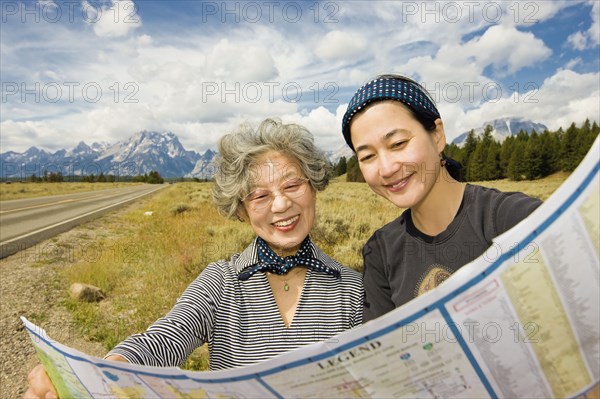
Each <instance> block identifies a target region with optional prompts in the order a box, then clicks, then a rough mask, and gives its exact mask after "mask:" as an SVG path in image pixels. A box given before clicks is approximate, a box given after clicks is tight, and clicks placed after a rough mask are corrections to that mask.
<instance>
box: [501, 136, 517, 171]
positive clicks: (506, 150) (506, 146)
mask: <svg viewBox="0 0 600 399" xmlns="http://www.w3.org/2000/svg"><path fill="white" fill-rule="evenodd" d="M515 140H516V139H515V138H514V136H508V137H507V138H506V139H505V140H504V142H503V143H502V148H501V149H500V176H501V177H503V178H504V177H507V176H508V163H509V162H510V157H511V155H512V152H513V150H514V148H515Z"/></svg>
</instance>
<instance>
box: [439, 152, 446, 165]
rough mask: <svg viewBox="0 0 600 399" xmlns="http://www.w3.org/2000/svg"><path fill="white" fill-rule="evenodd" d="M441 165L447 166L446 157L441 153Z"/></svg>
mask: <svg viewBox="0 0 600 399" xmlns="http://www.w3.org/2000/svg"><path fill="white" fill-rule="evenodd" d="M440 166H441V167H442V168H443V167H444V166H446V158H445V157H444V156H443V155H442V154H440Z"/></svg>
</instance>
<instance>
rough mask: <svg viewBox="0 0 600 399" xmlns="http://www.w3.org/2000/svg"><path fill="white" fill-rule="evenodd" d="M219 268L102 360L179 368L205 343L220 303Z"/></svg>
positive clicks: (208, 271) (209, 270)
mask: <svg viewBox="0 0 600 399" xmlns="http://www.w3.org/2000/svg"><path fill="white" fill-rule="evenodd" d="M223 267H224V265H223V264H219V263H211V264H210V265H208V266H207V267H206V269H204V271H202V273H201V274H200V275H199V276H198V277H197V278H196V280H194V282H192V283H191V284H190V285H189V286H188V288H187V289H186V290H185V291H184V293H183V294H182V296H181V297H180V298H179V299H178V300H177V303H176V304H175V306H174V307H173V308H172V309H171V311H170V312H169V313H168V314H167V315H166V316H165V317H163V318H160V319H159V320H157V321H156V322H155V323H154V324H152V325H151V326H150V327H149V328H148V329H147V330H146V332H144V333H140V334H134V335H132V336H130V337H129V338H127V339H126V340H125V341H123V342H121V343H120V344H118V345H117V346H116V347H115V348H114V349H113V350H111V351H110V352H109V353H108V354H107V355H106V356H110V355H121V356H123V357H124V358H126V359H127V360H128V361H129V362H130V363H134V364H139V365H145V366H155V367H175V366H176V367H179V366H181V364H183V363H184V362H185V360H186V359H187V358H188V357H189V355H190V354H191V353H192V352H193V351H194V350H195V349H196V348H197V347H199V346H201V345H202V344H204V343H205V342H207V341H208V340H209V337H210V335H211V332H212V329H213V324H214V316H215V313H216V310H217V309H218V307H219V302H220V299H221V290H222V287H223V279H224V278H225V275H224V271H223Z"/></svg>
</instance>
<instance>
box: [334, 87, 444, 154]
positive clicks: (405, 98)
mask: <svg viewBox="0 0 600 399" xmlns="http://www.w3.org/2000/svg"><path fill="white" fill-rule="evenodd" d="M384 100H395V101H400V102H401V103H403V104H405V105H406V106H408V107H409V108H412V109H414V110H416V111H417V112H419V113H425V114H430V115H432V116H433V117H434V119H437V118H439V117H440V113H439V112H438V110H437V108H436V106H435V104H434V103H433V102H432V101H431V100H430V99H429V97H428V96H427V94H425V92H423V89H421V88H420V87H419V86H418V85H416V84H415V83H413V82H411V81H409V80H403V79H401V78H396V77H389V78H388V77H380V78H377V79H374V80H372V81H370V82H368V83H366V84H365V85H363V86H362V87H361V88H359V89H358V90H357V91H356V93H354V96H353V97H352V99H351V100H350V103H348V109H347V110H346V113H345V114H344V118H343V119H342V133H343V135H344V139H345V140H346V143H347V144H348V146H350V148H352V149H354V146H353V145H352V140H351V138H350V122H351V121H352V118H353V117H354V115H355V114H356V113H357V112H358V111H360V110H361V109H363V108H364V107H365V106H367V105H368V104H371V103H374V102H377V101H384Z"/></svg>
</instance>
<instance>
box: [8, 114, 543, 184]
mask: <svg viewBox="0 0 600 399" xmlns="http://www.w3.org/2000/svg"><path fill="white" fill-rule="evenodd" d="M488 124H489V125H492V127H493V129H494V130H493V136H494V138H495V139H497V140H499V141H502V140H503V139H504V138H505V137H507V136H508V135H516V134H517V133H518V132H519V130H520V129H523V130H524V131H527V132H531V130H532V129H535V130H536V131H539V132H541V131H543V130H544V129H546V127H545V126H544V125H542V124H539V123H535V122H532V121H527V120H522V119H517V118H503V119H496V120H494V121H491V122H486V123H485V124H484V125H483V127H481V128H478V129H475V133H476V134H481V133H482V132H483V129H484V128H485V126H487V125H488ZM467 135H468V132H466V133H463V134H461V135H460V136H458V137H457V138H456V139H454V141H453V143H456V144H458V145H461V144H462V143H463V142H464V140H465V139H466V137H467ZM215 155H216V152H215V151H214V150H211V149H209V150H206V151H205V152H204V153H203V154H200V153H198V152H196V151H189V150H186V149H185V148H184V147H183V145H182V144H181V143H180V141H179V139H178V138H177V136H176V135H175V134H174V133H172V132H152V131H146V130H144V131H141V132H138V133H135V134H134V135H133V136H131V137H129V138H128V139H127V140H125V141H119V142H117V143H115V144H112V145H111V144H108V143H93V144H91V145H88V144H86V143H84V142H83V141H82V142H80V143H79V144H77V145H76V146H75V147H74V148H73V149H71V150H66V149H63V150H59V151H56V152H54V153H50V152H47V151H45V150H41V149H38V148H36V147H31V148H29V149H28V150H27V151H25V152H23V153H17V152H14V151H7V152H5V153H2V154H0V164H1V165H2V166H1V170H2V175H1V176H0V177H1V178H3V179H5V178H13V179H14V178H20V179H22V180H25V179H28V178H29V177H30V176H31V175H32V174H35V175H36V176H38V177H40V176H42V175H43V174H44V172H45V171H46V172H47V173H52V172H54V173H58V172H60V173H62V175H63V176H71V175H75V176H89V175H91V174H94V175H95V176H98V175H99V174H100V173H103V174H104V175H114V176H116V177H119V176H137V175H143V174H145V173H149V172H151V171H158V172H159V173H160V175H161V176H162V177H165V178H177V177H182V176H183V177H188V178H200V179H207V178H211V177H212V176H213V175H214V173H215V164H214V157H215ZM326 155H327V157H328V159H329V160H330V161H331V162H332V163H334V164H335V163H337V162H338V160H339V159H340V158H341V157H342V156H344V157H346V158H350V157H351V156H352V155H353V152H352V150H350V148H348V147H347V146H346V145H342V146H340V148H338V149H337V150H335V151H328V152H326Z"/></svg>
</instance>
